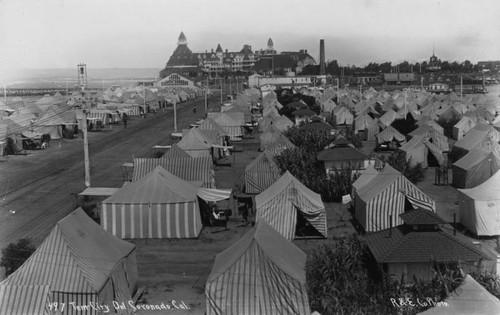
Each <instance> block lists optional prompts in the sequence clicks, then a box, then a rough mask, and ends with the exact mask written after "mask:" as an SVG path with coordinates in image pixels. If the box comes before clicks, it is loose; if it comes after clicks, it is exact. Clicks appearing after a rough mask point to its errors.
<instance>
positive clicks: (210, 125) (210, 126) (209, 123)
mask: <svg viewBox="0 0 500 315" xmlns="http://www.w3.org/2000/svg"><path fill="white" fill-rule="evenodd" d="M198 129H200V130H216V131H217V133H218V135H219V137H224V136H228V135H229V134H228V133H227V132H226V130H224V128H222V127H221V126H220V125H219V124H218V123H216V122H215V121H214V120H213V119H212V118H210V117H207V118H205V119H203V122H202V123H201V124H200V125H199V126H198Z"/></svg>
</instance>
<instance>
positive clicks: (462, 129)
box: [453, 116, 476, 140]
mask: <svg viewBox="0 0 500 315" xmlns="http://www.w3.org/2000/svg"><path fill="white" fill-rule="evenodd" d="M474 126H476V122H475V121H474V120H473V119H472V118H470V117H467V116H463V117H462V119H460V120H459V121H458V122H457V123H456V124H455V125H454V126H453V139H455V140H460V139H462V138H463V137H464V136H465V135H466V134H467V133H468V132H469V130H471V129H472V128H474Z"/></svg>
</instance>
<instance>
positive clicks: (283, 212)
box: [255, 171, 327, 240]
mask: <svg viewBox="0 0 500 315" xmlns="http://www.w3.org/2000/svg"><path fill="white" fill-rule="evenodd" d="M255 205H256V209H257V210H256V222H259V221H266V222H267V223H268V224H269V225H271V226H272V227H273V228H274V229H275V230H276V231H278V232H279V233H280V234H281V235H283V236H284V237H285V238H286V239H288V240H293V239H294V238H296V237H297V236H299V237H300V236H302V235H298V232H300V231H297V226H298V223H299V220H298V219H297V217H301V218H303V219H305V220H306V221H308V222H309V224H310V225H311V226H312V227H313V228H314V229H315V230H316V232H318V233H319V235H321V236H322V237H327V227H326V210H325V205H324V204H323V201H322V200H321V196H320V195H319V194H317V193H315V192H313V191H312V190H310V189H309V188H307V187H306V186H304V185H303V184H302V183H301V182H299V181H298V180H297V179H296V178H295V177H293V175H292V174H290V172H288V171H287V172H286V173H285V174H283V176H281V178H280V179H278V180H277V181H276V182H275V183H274V184H272V185H271V186H270V187H269V188H268V189H266V190H265V191H263V192H262V193H260V194H259V195H257V196H256V197H255ZM306 236H307V235H306Z"/></svg>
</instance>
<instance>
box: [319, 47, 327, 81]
mask: <svg viewBox="0 0 500 315" xmlns="http://www.w3.org/2000/svg"><path fill="white" fill-rule="evenodd" d="M319 74H320V75H324V74H326V64H325V40H324V39H320V40H319Z"/></svg>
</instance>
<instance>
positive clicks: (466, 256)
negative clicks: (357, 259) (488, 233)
mask: <svg viewBox="0 0 500 315" xmlns="http://www.w3.org/2000/svg"><path fill="white" fill-rule="evenodd" d="M389 230H391V231H389ZM365 240H366V243H367V245H368V247H369V248H370V251H371V252H372V254H373V256H375V259H376V260H377V262H378V263H412V262H413V263H416V262H430V261H431V260H435V261H438V262H451V261H456V260H462V261H477V260H479V259H487V260H489V257H487V256H486V255H484V254H483V253H482V252H481V251H480V250H479V249H477V248H475V247H474V245H473V244H467V243H465V242H463V241H462V240H460V239H459V238H458V237H455V236H453V235H452V234H449V233H446V232H444V231H442V230H440V229H438V230H435V231H411V229H408V227H407V226H405V225H399V226H397V227H394V228H392V229H386V230H381V231H378V232H374V233H369V234H367V235H366V236H365Z"/></svg>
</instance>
